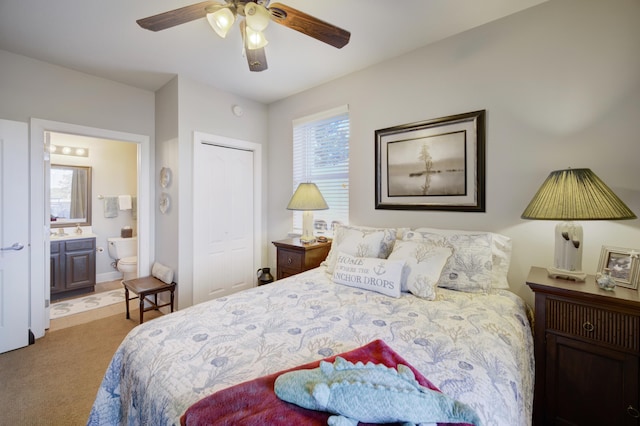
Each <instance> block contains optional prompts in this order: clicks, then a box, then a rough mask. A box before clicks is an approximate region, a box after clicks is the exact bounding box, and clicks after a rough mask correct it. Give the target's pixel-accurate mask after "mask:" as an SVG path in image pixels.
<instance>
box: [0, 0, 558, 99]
mask: <svg viewBox="0 0 640 426" xmlns="http://www.w3.org/2000/svg"><path fill="white" fill-rule="evenodd" d="M198 1H200V0H110V1H108V2H97V1H95V0H94V1H91V0H85V1H78V0H55V1H52V0H0V49H3V50H7V51H9V52H13V53H17V54H21V55H24V56H28V57H31V58H35V59H39V60H42V61H45V62H49V63H52V64H56V65H60V66H63V67H66V68H70V69H74V70H77V71H81V72H84V73H88V74H92V75H95V76H99V77H103V78H107V79H109V80H114V81H118V82H121V83H124V84H127V85H131V86H135V87H138V88H141V89H146V90H151V91H155V90H157V89H159V88H160V87H162V86H163V85H164V84H166V83H167V82H168V81H169V80H171V79H172V78H173V77H174V76H175V75H181V76H184V77H187V78H189V79H192V80H195V81H199V82H202V83H205V84H208V85H211V86H215V87H218V88H220V89H222V90H225V91H228V92H232V93H235V94H237V95H240V96H243V97H245V98H248V99H253V100H256V101H259V102H263V103H271V102H274V101H276V100H279V99H282V98H285V97H287V96H290V95H292V94H294V93H297V92H300V91H303V90H305V89H308V88H310V87H314V86H317V85H319V84H321V83H324V82H326V81H329V80H332V79H334V78H337V77H340V76H343V75H346V74H349V73H352V72H354V71H357V70H360V69H363V68H366V67H368V66H371V65H373V64H376V63H378V62H381V61H384V60H387V59H390V58H393V57H396V56H398V55H401V54H404V53H407V52H410V51H412V50H415V49H417V48H419V47H422V46H425V45H427V44H429V43H433V42H435V41H437V40H441V39H443V38H446V37H449V36H451V35H454V34H457V33H460V32H462V31H466V30H468V29H471V28H473V27H476V26H479V25H482V24H485V23H487V22H490V21H493V20H496V19H499V18H502V17H504V16H506V15H509V14H512V13H515V12H518V11H520V10H523V9H526V8H528V7H531V6H534V5H537V4H540V3H543V2H544V1H546V0H398V1H396V2H390V1H387V0H315V1H311V0H278V1H281V2H282V3H284V4H286V5H288V6H291V7H294V8H296V9H299V10H301V11H303V12H305V13H308V14H310V15H313V16H315V17H317V18H319V19H321V20H324V21H327V22H329V23H331V24H334V25H337V26H339V27H341V28H344V29H346V30H348V31H350V32H351V41H350V42H349V44H347V45H346V46H345V47H343V48H342V49H336V48H334V47H331V46H329V45H326V44H324V43H322V42H319V41H317V40H315V39H312V38H309V37H307V36H305V35H303V34H300V33H298V32H296V31H294V30H291V29H289V28H286V27H283V26H281V25H278V24H275V23H273V22H272V23H271V24H270V25H269V27H268V28H267V29H266V30H265V35H266V37H267V39H268V40H269V45H268V46H267V47H266V48H265V50H266V55H267V63H268V66H269V69H268V70H266V71H263V72H260V73H253V72H249V70H248V67H247V61H246V59H245V58H244V57H243V55H242V43H241V37H240V31H239V29H238V27H237V23H236V24H235V26H234V28H232V30H231V31H230V33H229V34H228V35H227V38H226V39H221V38H220V37H218V36H217V35H216V33H215V32H214V31H213V30H212V29H211V27H209V24H208V23H207V21H206V19H199V20H197V21H193V22H190V23H187V24H183V25H180V26H177V27H174V28H170V29H166V30H163V31H160V32H155V33H154V32H151V31H148V30H144V29H142V28H140V27H139V26H138V25H137V24H136V22H135V21H136V19H139V18H144V17H147V16H150V15H155V14H158V13H161V12H165V11H168V10H172V9H176V8H179V7H183V6H187V5H190V4H193V3H197V2H198ZM220 1H221V2H222V1H223V0H220ZM274 2H275V0H274ZM99 6H102V7H99Z"/></svg>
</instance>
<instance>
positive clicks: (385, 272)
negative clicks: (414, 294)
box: [333, 252, 404, 297]
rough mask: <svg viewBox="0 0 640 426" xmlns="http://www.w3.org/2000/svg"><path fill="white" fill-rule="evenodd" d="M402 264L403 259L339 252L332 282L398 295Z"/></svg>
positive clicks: (393, 295)
mask: <svg viewBox="0 0 640 426" xmlns="http://www.w3.org/2000/svg"><path fill="white" fill-rule="evenodd" d="M403 266H404V260H388V259H379V258H375V257H356V256H351V255H349V254H347V253H344V252H339V253H338V254H337V256H336V264H335V269H334V271H333V282H335V283H336V284H342V285H347V286H350V287H357V288H361V289H363V290H371V291H376V292H378V293H382V294H385V295H387V296H391V297H400V289H401V280H402V267H403Z"/></svg>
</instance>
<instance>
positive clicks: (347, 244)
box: [324, 225, 396, 274]
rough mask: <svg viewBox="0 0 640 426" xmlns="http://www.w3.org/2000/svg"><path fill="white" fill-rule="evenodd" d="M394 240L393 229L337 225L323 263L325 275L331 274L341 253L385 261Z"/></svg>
mask: <svg viewBox="0 0 640 426" xmlns="http://www.w3.org/2000/svg"><path fill="white" fill-rule="evenodd" d="M395 240H396V230H395V228H369V227H366V226H345V225H338V226H336V228H335V231H334V235H333V242H332V243H331V249H330V250H329V254H328V255H327V259H326V260H325V262H324V263H325V264H326V266H327V273H329V274H333V269H334V267H335V264H336V258H337V255H338V253H339V252H341V251H342V252H344V253H346V254H350V255H352V256H358V257H379V258H383V259H386V258H387V257H389V254H390V253H391V249H392V248H393V243H394V242H395Z"/></svg>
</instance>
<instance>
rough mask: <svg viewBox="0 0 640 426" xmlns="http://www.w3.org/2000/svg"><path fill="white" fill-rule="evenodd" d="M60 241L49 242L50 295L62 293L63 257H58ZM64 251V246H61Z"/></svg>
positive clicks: (63, 285)
mask: <svg viewBox="0 0 640 426" xmlns="http://www.w3.org/2000/svg"><path fill="white" fill-rule="evenodd" d="M61 245H62V243H61V242H60V241H52V242H51V262H49V266H50V268H51V294H55V293H59V292H61V291H64V287H65V284H64V256H60V246H61ZM62 249H63V250H64V245H62Z"/></svg>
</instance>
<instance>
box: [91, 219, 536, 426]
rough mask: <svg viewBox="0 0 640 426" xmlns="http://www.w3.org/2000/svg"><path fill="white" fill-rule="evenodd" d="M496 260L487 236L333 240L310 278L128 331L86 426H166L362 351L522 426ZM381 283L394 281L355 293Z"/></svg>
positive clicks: (405, 233) (525, 358) (518, 350)
mask: <svg viewBox="0 0 640 426" xmlns="http://www.w3.org/2000/svg"><path fill="white" fill-rule="evenodd" d="M376 233H377V234H382V236H381V237H379V235H377V236H375V237H372V235H374V234H376ZM425 247H426V248H428V250H426V252H427V253H428V254H427V255H425V251H424V250H421V249H420V248H422V249H424V248H425ZM416 248H417V249H416ZM434 253H439V254H438V255H435V254H434ZM447 253H448V254H447ZM509 255H510V241H509V240H508V239H507V238H505V237H503V236H500V235H498V234H493V233H470V232H463V231H442V230H433V229H419V230H399V229H391V228H389V229H387V228H365V227H343V228H342V229H340V230H338V231H337V232H336V236H335V238H334V244H333V246H332V249H331V251H330V253H329V256H328V257H327V261H326V262H325V263H324V264H323V266H320V267H319V268H316V269H313V270H310V271H307V272H304V273H302V274H298V275H295V276H293V277H289V278H287V279H283V280H278V281H276V282H275V283H273V284H269V285H264V286H260V287H256V288H253V289H250V290H246V291H243V292H240V293H236V294H233V295H231V296H228V297H222V298H219V299H215V300H211V301H209V302H205V303H201V304H198V305H195V306H192V307H190V308H187V309H184V310H181V311H178V312H174V313H172V314H170V315H165V316H163V317H160V318H157V319H154V320H153V321H150V322H148V323H144V324H142V325H140V326H138V327H136V328H135V329H133V330H132V331H131V332H130V334H129V335H128V336H127V337H126V338H125V340H124V341H123V342H122V344H121V345H120V347H119V348H118V350H117V351H116V353H115V354H114V356H113V359H112V361H111V363H110V365H109V367H108V369H107V372H106V374H105V376H104V379H103V382H102V384H101V386H100V388H99V391H98V394H97V397H96V400H95V402H94V405H93V408H92V411H91V414H90V417H89V421H88V424H90V425H104V424H109V425H114V424H130V425H148V424H153V425H173V424H180V418H181V416H183V414H184V413H185V412H186V411H187V410H188V409H189V408H190V407H191V406H193V405H194V404H195V403H197V402H198V401H200V400H202V399H203V398H206V397H209V396H210V395H212V394H215V393H216V392H218V391H221V390H223V389H225V388H230V387H232V386H234V385H238V384H240V383H243V382H248V381H251V380H254V379H257V378H260V377H264V376H268V375H272V374H274V373H276V372H279V371H283V370H286V369H290V368H294V367H297V366H300V365H304V364H307V363H309V362H312V361H317V360H320V359H323V358H327V357H332V356H335V355H337V354H341V353H344V352H348V351H351V350H354V349H357V348H360V347H363V346H364V345H367V344H369V343H370V342H372V341H375V340H382V341H383V342H384V343H385V344H386V345H388V346H389V347H390V348H392V349H393V351H395V352H396V353H397V354H399V355H401V357H402V358H403V359H404V360H406V361H407V363H408V364H409V365H410V366H412V367H413V368H415V369H416V370H417V371H419V372H420V373H421V374H422V375H423V376H425V377H426V378H427V379H428V380H429V381H430V382H431V383H433V384H434V385H435V386H436V387H437V388H438V389H439V390H440V391H442V392H443V393H445V394H446V395H449V396H450V397H452V398H455V399H456V400H458V401H461V402H463V403H465V404H467V405H469V406H470V407H472V408H473V409H474V410H475V412H476V413H477V415H478V416H479V417H480V419H481V420H482V424H483V425H528V424H531V415H532V403H533V372H534V361H533V342H532V335H531V327H530V323H529V321H528V317H529V316H528V308H527V306H526V305H525V303H524V302H523V301H522V299H520V298H519V297H518V296H517V295H515V294H513V293H512V292H511V291H509V290H508V283H506V270H508V258H509ZM425 256H426V257H427V258H428V261H425ZM354 259H356V260H354ZM369 263H370V264H369ZM398 263H400V264H401V265H402V267H401V268H400V272H398V271H397V268H396V265H397V264H398ZM356 264H357V265H356ZM368 267H370V269H367V268H368ZM381 269H385V271H391V272H393V273H394V274H396V275H394V276H393V277H395V278H390V279H389V280H386V279H384V280H383V279H378V278H376V279H366V277H367V273H368V274H370V275H371V274H373V275H375V276H376V277H380V276H381V275H380V274H379V272H380V270H381ZM398 274H399V275H398ZM425 274H426V275H429V276H430V278H429V276H426V275H425ZM358 275H360V276H361V277H362V276H364V277H365V278H364V279H363V278H360V279H359V278H357V277H356V276H358ZM425 276H426V278H425ZM451 281H453V284H452V283H451ZM487 281H488V282H487ZM363 283H366V284H369V287H367V286H366V285H363ZM389 283H391V284H397V287H398V288H399V289H400V291H399V292H396V293H393V294H388V292H387V290H388V289H389V287H392V285H389ZM371 286H373V287H371ZM505 286H506V287H505ZM394 290H397V289H394Z"/></svg>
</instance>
